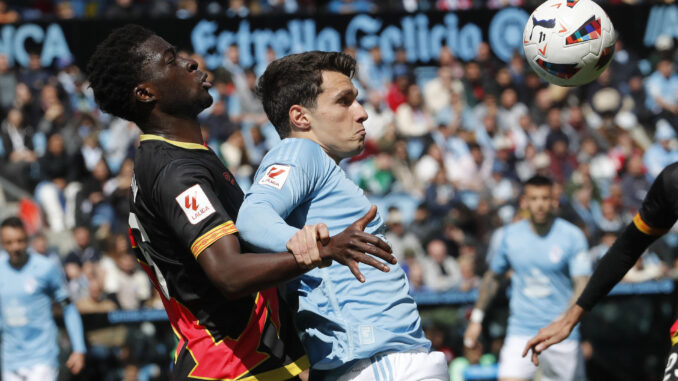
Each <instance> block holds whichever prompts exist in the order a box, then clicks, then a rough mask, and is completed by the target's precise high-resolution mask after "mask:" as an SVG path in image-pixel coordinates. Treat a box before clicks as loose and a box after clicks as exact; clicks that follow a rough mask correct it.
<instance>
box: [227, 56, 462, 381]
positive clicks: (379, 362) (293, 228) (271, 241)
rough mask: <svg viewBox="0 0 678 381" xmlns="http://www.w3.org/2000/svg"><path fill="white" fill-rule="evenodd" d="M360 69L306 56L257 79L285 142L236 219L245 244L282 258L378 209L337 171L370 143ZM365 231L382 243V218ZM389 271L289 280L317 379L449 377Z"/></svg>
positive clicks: (396, 270) (403, 287)
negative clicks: (296, 238) (314, 232)
mask: <svg viewBox="0 0 678 381" xmlns="http://www.w3.org/2000/svg"><path fill="white" fill-rule="evenodd" d="M354 71H355V60H354V59H353V58H351V57H350V56H347V55H345V54H341V53H327V52H308V53H302V54H295V55H291V56H287V57H284V58H281V59H278V60H276V61H274V62H272V63H271V64H270V65H269V66H268V68H267V69H266V72H265V73H264V75H263V76H262V77H261V78H260V80H259V83H258V87H257V91H258V93H259V95H260V97H261V99H262V101H263V105H264V109H265V110H266V114H267V116H268V118H269V119H270V121H271V122H272V123H273V125H274V126H275V127H276V129H277V131H278V133H279V134H280V137H281V138H282V139H283V140H282V141H281V142H280V143H279V144H278V145H277V146H276V147H274V148H273V149H272V150H271V151H270V152H269V153H267V154H266V156H265V157H264V159H263V161H262V162H261V166H260V167H259V170H258V171H257V174H256V175H255V179H254V184H253V185H252V187H251V188H250V190H249V191H248V193H247V195H246V196H245V201H244V203H243V205H242V207H241V209H240V212H239V213H238V220H237V223H236V225H237V227H238V230H239V232H240V234H241V236H242V238H243V239H244V240H245V241H247V242H249V243H250V244H253V245H255V246H257V247H258V248H259V249H261V250H283V251H284V250H286V249H287V247H286V243H287V241H288V240H289V239H290V237H292V236H293V235H294V234H295V232H297V231H298V230H299V229H300V228H302V227H303V226H305V225H306V226H309V225H312V226H318V224H322V223H324V224H326V226H327V228H328V229H329V232H330V234H331V235H334V234H337V233H339V232H341V231H342V230H343V229H345V228H346V227H347V226H349V225H350V224H351V223H352V222H353V221H355V220H356V219H357V218H359V217H361V216H363V215H364V214H365V213H366V212H368V211H370V210H372V208H374V207H373V206H371V205H370V202H369V201H368V199H367V198H366V197H365V195H364V193H363V191H362V190H361V189H360V188H359V187H358V186H357V185H356V184H355V183H353V182H352V181H351V180H350V179H348V177H347V176H346V174H345V173H344V171H343V170H342V169H341V168H340V167H339V165H338V164H339V162H340V161H341V160H342V159H345V158H348V157H351V156H354V155H356V154H358V153H360V151H361V150H362V149H363V146H364V142H365V129H364V127H363V122H364V121H365V120H366V119H367V114H366V113H365V110H364V109H363V107H362V106H361V105H360V104H359V103H358V102H357V101H356V97H357V90H356V89H355V87H354V86H353V84H352V83H351V78H352V77H353V74H354ZM365 232H367V233H370V234H374V235H377V236H378V237H380V238H382V239H385V238H384V236H383V232H384V222H383V220H382V219H381V218H380V217H377V218H375V219H374V220H372V222H371V223H369V225H368V226H367V227H366V228H365ZM301 245H303V243H301ZM371 250H372V249H371V248H370V247H369V245H365V246H364V251H365V252H368V253H370V252H371ZM292 251H293V252H296V251H294V250H292ZM389 267H390V268H389V271H388V272H382V271H380V270H379V269H377V268H373V267H370V266H365V265H363V264H361V265H360V266H359V267H358V264H357V263H354V264H353V265H349V267H345V266H339V265H338V264H337V263H333V264H331V265H330V266H329V267H324V268H317V269H313V270H311V271H309V272H307V273H306V274H304V275H302V276H300V277H299V278H297V279H295V280H293V281H291V282H289V283H288V285H287V296H288V300H289V301H290V304H291V305H292V306H293V308H295V309H296V311H295V312H296V314H295V321H296V325H297V329H298V330H299V334H300V337H301V339H302V343H303V344H304V347H305V349H306V352H307V353H308V356H309V359H310V362H311V379H312V380H316V379H320V380H356V381H362V380H388V381H398V380H402V381H416V380H447V379H448V378H449V375H448V371H447V364H446V361H445V359H444V355H443V354H442V353H440V352H429V351H430V345H431V344H430V342H429V341H428V340H427V339H426V337H425V336H424V333H423V331H422V328H421V320H420V317H419V313H418V311H417V306H416V304H415V302H414V300H413V299H412V297H411V296H410V295H409V294H408V289H409V286H408V282H407V278H406V276H405V273H404V271H403V270H402V268H401V267H400V265H398V264H391V265H389ZM356 277H357V278H358V279H359V280H360V282H359V281H358V280H356ZM361 282H364V283H361Z"/></svg>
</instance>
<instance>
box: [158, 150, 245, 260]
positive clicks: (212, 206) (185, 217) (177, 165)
mask: <svg viewBox="0 0 678 381" xmlns="http://www.w3.org/2000/svg"><path fill="white" fill-rule="evenodd" d="M153 192H154V200H155V201H156V202H157V203H158V205H157V206H158V210H160V211H162V213H164V217H165V219H166V221H167V223H168V225H169V226H170V229H171V233H172V235H173V236H175V237H177V238H178V239H179V241H180V242H181V243H182V244H183V245H184V246H185V248H187V249H190V251H191V253H192V254H193V256H194V257H195V258H196V259H197V258H198V256H199V255H200V254H201V253H202V252H203V251H204V250H205V249H206V248H208V247H209V246H210V245H211V244H213V243H214V242H216V241H217V240H218V239H219V238H221V237H224V236H226V235H228V234H233V233H236V232H237V229H236V228H235V223H234V221H233V219H232V218H231V216H229V215H228V213H227V212H226V210H225V209H224V207H223V206H222V205H221V203H220V202H219V199H218V198H217V195H216V192H215V183H214V179H213V178H212V176H211V174H210V172H209V170H208V169H207V168H205V167H203V166H201V165H199V164H197V163H192V162H190V161H181V160H177V161H175V162H173V163H172V164H170V165H168V166H166V167H165V168H164V169H163V170H162V171H161V173H160V175H159V176H158V178H157V179H156V182H155V185H154V189H153Z"/></svg>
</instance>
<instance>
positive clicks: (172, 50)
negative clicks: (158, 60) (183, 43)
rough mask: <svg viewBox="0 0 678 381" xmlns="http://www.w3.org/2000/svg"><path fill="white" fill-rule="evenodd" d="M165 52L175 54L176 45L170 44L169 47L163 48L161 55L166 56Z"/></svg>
mask: <svg viewBox="0 0 678 381" xmlns="http://www.w3.org/2000/svg"><path fill="white" fill-rule="evenodd" d="M167 54H172V55H174V56H176V55H177V47H176V46H174V45H172V46H170V47H169V48H167V49H165V51H164V52H162V56H163V57H164V56H166V55H167Z"/></svg>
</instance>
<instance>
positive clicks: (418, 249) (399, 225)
mask: <svg viewBox="0 0 678 381" xmlns="http://www.w3.org/2000/svg"><path fill="white" fill-rule="evenodd" d="M386 228H387V231H386V239H387V240H388V242H389V243H390V244H391V248H392V249H393V255H394V256H395V257H396V258H397V259H398V261H402V260H403V259H404V255H405V252H406V251H411V252H412V253H413V254H414V258H415V259H421V258H423V257H424V255H425V254H424V248H423V247H422V246H421V242H420V241H419V239H418V238H417V236H416V235H414V234H413V233H412V232H409V231H408V230H407V229H406V228H405V223H404V221H403V214H402V212H401V211H400V210H399V209H398V208H391V209H390V210H389V212H388V215H387V216H386Z"/></svg>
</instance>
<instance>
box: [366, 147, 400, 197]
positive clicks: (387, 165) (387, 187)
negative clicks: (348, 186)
mask: <svg viewBox="0 0 678 381" xmlns="http://www.w3.org/2000/svg"><path fill="white" fill-rule="evenodd" d="M392 162H393V159H392V157H391V155H390V154H388V153H387V152H380V153H378V154H376V155H375V156H373V157H371V158H369V159H366V160H365V161H364V162H363V163H362V165H361V166H360V180H359V181H358V186H360V187H361V188H363V189H365V190H367V191H369V192H370V193H372V194H375V195H377V196H385V195H386V194H387V193H389V192H390V191H391V188H392V186H393V183H394V182H395V177H394V175H393V171H392V169H391V168H392Z"/></svg>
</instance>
